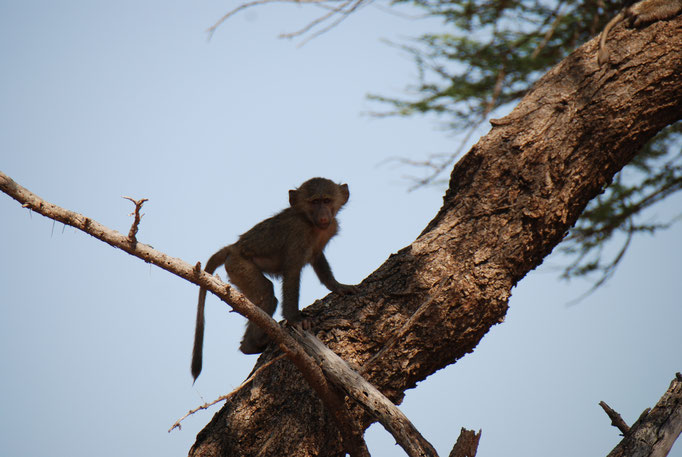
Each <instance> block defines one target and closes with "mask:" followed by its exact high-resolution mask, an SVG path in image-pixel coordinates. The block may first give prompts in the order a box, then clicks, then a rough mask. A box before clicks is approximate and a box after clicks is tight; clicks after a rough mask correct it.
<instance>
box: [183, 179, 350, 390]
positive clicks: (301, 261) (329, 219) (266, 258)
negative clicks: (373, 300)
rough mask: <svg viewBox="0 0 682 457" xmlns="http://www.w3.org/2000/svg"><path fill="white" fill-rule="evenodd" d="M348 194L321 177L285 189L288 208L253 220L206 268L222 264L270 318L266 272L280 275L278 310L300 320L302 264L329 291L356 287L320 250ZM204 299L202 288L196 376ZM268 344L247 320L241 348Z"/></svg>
mask: <svg viewBox="0 0 682 457" xmlns="http://www.w3.org/2000/svg"><path fill="white" fill-rule="evenodd" d="M349 195H350V194H349V191H348V185H347V184H336V183H335V182H333V181H330V180H329V179H325V178H312V179H310V180H308V181H306V182H304V183H303V184H301V186H300V187H299V188H298V189H295V190H290V191H289V204H290V206H289V207H288V208H286V209H284V210H283V211H281V212H280V213H278V214H276V215H274V216H272V217H271V218H269V219H265V220H264V221H262V222H260V223H258V224H256V225H255V226H254V227H253V228H252V229H251V230H249V231H248V232H246V233H244V234H243V235H241V236H240V237H239V239H238V240H237V242H236V243H234V244H231V245H229V246H226V247H224V248H222V249H220V250H219V251H218V252H216V253H215V254H213V255H212V256H211V258H210V259H209V260H208V262H207V263H206V268H205V271H206V272H207V273H209V274H213V272H214V271H215V270H216V268H218V267H219V266H220V265H223V264H224V265H225V270H226V271H227V275H228V277H229V279H230V282H231V283H232V284H234V285H235V286H237V288H238V289H239V290H240V291H241V292H242V293H243V294H244V295H246V297H247V298H248V299H249V300H250V301H251V302H252V303H254V304H255V305H257V306H259V307H260V308H261V309H263V311H265V312H266V313H268V314H269V315H271V316H272V314H273V313H274V312H275V308H276V307H277V298H275V293H274V288H273V285H272V282H271V281H270V280H269V279H268V278H266V277H265V274H268V275H271V276H275V277H281V278H282V314H283V315H284V318H285V319H286V320H287V321H288V322H300V321H301V320H302V319H301V312H300V311H299V309H298V296H299V286H300V276H301V269H302V268H303V267H304V266H306V265H308V264H311V265H312V266H313V269H314V270H315V273H316V274H317V277H318V278H319V279H320V281H321V282H322V284H324V285H325V286H326V287H327V288H328V289H329V290H331V291H332V292H336V293H339V294H343V295H345V294H349V293H353V292H355V291H356V287H355V286H350V285H346V284H341V283H339V282H338V281H336V279H335V278H334V275H333V273H332V270H331V267H330V266H329V262H327V259H326V257H325V256H324V253H323V251H324V248H325V246H326V245H327V243H328V242H329V240H330V239H331V238H332V237H333V236H334V235H336V233H337V232H338V230H339V224H338V222H337V221H336V213H337V212H338V211H339V209H341V207H342V206H343V205H345V204H346V202H347V201H348V197H349ZM205 300H206V289H204V288H201V289H200V290H199V303H198V306H197V323H196V333H195V336H194V351H193V353H192V376H193V377H194V380H196V379H197V377H198V376H199V373H201V364H202V349H203V340H204V303H205ZM302 325H303V326H304V328H305V327H308V325H309V324H308V323H307V322H306V321H303V322H302ZM268 342H269V341H268V337H267V335H266V334H265V332H263V330H261V329H260V328H259V327H258V326H257V325H254V324H253V323H251V322H249V323H248V325H247V328H246V332H245V333H244V338H243V339H242V342H241V345H240V348H239V349H240V350H241V351H242V352H243V353H244V354H258V353H261V352H263V350H264V349H265V347H266V346H267V345H268Z"/></svg>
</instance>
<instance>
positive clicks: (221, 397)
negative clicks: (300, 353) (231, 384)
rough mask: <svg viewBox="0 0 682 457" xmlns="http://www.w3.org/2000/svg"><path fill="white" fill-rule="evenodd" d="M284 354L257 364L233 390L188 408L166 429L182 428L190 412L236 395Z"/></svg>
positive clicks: (206, 407)
mask: <svg viewBox="0 0 682 457" xmlns="http://www.w3.org/2000/svg"><path fill="white" fill-rule="evenodd" d="M286 356H287V355H286V354H280V355H278V356H277V357H275V358H274V359H272V360H269V361H267V362H266V363H264V364H263V365H261V366H259V367H258V369H256V370H254V371H253V373H251V376H249V377H248V378H246V380H245V381H244V382H242V383H241V384H240V385H239V386H238V387H237V388H236V389H234V390H233V391H232V392H230V393H229V394H226V395H221V396H220V397H218V398H216V399H215V400H213V401H212V402H210V403H204V404H203V405H201V406H197V407H196V408H194V409H190V410H189V411H188V412H187V414H185V415H184V416H182V417H181V418H180V419H178V420H177V421H175V423H174V424H173V425H172V426H171V428H169V429H168V433H170V432H172V431H173V430H174V429H175V428H177V429H182V426H181V425H180V422H182V421H183V420H185V419H186V418H188V417H189V416H191V415H192V414H194V413H196V412H198V411H201V410H202V409H208V408H210V407H211V406H213V405H215V404H216V403H220V402H221V401H225V400H228V399H229V398H231V397H233V396H234V395H236V394H237V393H238V392H239V391H240V390H242V389H243V388H244V387H246V386H247V385H248V384H250V383H251V381H253V380H254V378H255V377H256V376H257V375H258V374H259V373H260V372H262V371H263V370H265V369H266V368H268V367H269V366H270V365H272V364H274V363H275V362H277V361H279V360H282V359H283V358H285V357H286Z"/></svg>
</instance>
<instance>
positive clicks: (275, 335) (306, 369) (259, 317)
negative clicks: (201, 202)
mask: <svg viewBox="0 0 682 457" xmlns="http://www.w3.org/2000/svg"><path fill="white" fill-rule="evenodd" d="M0 190H2V191H3V192H4V193H6V194H7V195H9V196H10V197H12V198H14V199H15V200H17V201H18V202H19V203H21V205H22V207H24V208H29V209H31V210H32V211H35V212H37V213H39V214H42V215H43V216H45V217H47V218H50V219H54V220H56V221H59V222H62V223H64V224H67V225H70V226H72V227H75V228H77V229H79V230H81V231H83V232H85V233H87V234H89V235H91V236H93V237H95V238H97V239H98V240H101V241H104V242H105V243H107V244H109V245H111V246H113V247H116V248H119V249H121V250H123V251H125V252H127V253H128V254H131V255H133V256H135V257H138V258H140V259H142V260H144V261H145V262H148V263H152V264H154V265H156V266H158V267H160V268H162V269H164V270H166V271H168V272H170V273H172V274H174V275H176V276H179V277H181V278H183V279H185V280H187V281H189V282H191V283H193V284H196V285H198V286H201V287H204V288H206V289H207V290H210V291H211V292H212V293H213V294H215V295H216V296H217V297H218V298H220V299H221V300H222V301H224V302H225V303H227V304H228V305H229V306H231V307H232V308H233V309H234V310H235V311H237V312H238V313H239V314H241V315H242V316H244V317H246V318H247V319H249V320H250V321H252V322H254V323H255V324H256V325H258V326H259V327H260V328H262V329H263V330H264V331H265V333H266V334H267V335H268V336H269V337H270V338H272V339H273V340H274V341H276V342H277V343H279V346H280V348H281V349H282V351H284V353H286V355H287V357H288V358H289V359H290V360H291V361H292V362H293V363H294V365H296V367H297V368H298V370H299V371H300V372H301V374H302V375H303V377H304V378H305V379H306V381H307V382H308V384H309V385H310V386H311V387H312V388H313V389H314V390H315V392H316V393H317V395H318V396H319V397H320V399H321V400H322V402H323V403H324V404H325V406H326V407H327V408H328V411H329V412H330V413H331V414H332V417H333V418H334V421H335V423H336V425H337V426H338V427H339V431H340V432H341V435H342V437H343V445H344V448H345V449H346V451H347V452H348V453H349V454H351V455H352V456H362V457H368V456H369V451H368V450H367V445H366V444H365V442H364V440H363V438H362V433H361V432H360V430H358V429H357V426H356V424H355V422H354V421H353V419H352V418H351V417H350V414H349V412H348V410H347V409H346V407H345V405H344V403H343V399H342V398H340V397H339V395H338V394H337V393H336V392H335V391H334V389H333V388H332V387H331V386H330V385H329V383H328V382H327V379H326V378H325V377H324V374H323V373H322V370H321V369H320V367H319V366H318V365H317V364H316V363H315V361H314V360H313V359H312V358H311V357H310V356H309V355H308V354H306V352H305V351H304V350H303V348H301V346H300V345H299V344H298V343H297V342H296V340H294V339H293V338H292V337H291V335H290V334H289V333H288V332H287V331H285V330H284V329H283V328H282V327H280V325H279V324H278V323H277V322H275V321H274V320H273V319H272V318H271V317H270V316H269V315H268V314H266V313H265V311H263V310H262V309H260V308H258V307H257V306H256V305H254V304H253V303H251V302H250V301H249V300H248V299H247V298H246V297H245V296H244V295H242V294H241V293H239V292H237V291H236V290H235V289H233V288H232V287H231V286H230V285H228V284H225V283H224V282H222V281H220V279H219V278H216V277H214V276H212V275H210V274H208V273H206V272H205V271H203V270H201V269H198V268H196V267H195V266H192V265H190V264H188V263H187V262H185V261H183V260H181V259H178V258H175V257H171V256H169V255H167V254H164V253H163V252H160V251H157V250H155V249H154V248H152V247H151V246H149V245H146V244H143V243H131V242H130V240H129V239H128V238H127V237H126V236H125V235H123V234H121V233H119V232H117V231H115V230H112V229H109V228H107V227H105V226H104V225H102V224H100V223H98V222H96V221H94V220H92V219H90V218H88V217H85V216H83V215H81V214H78V213H75V212H73V211H69V210H66V209H64V208H61V207H59V206H57V205H54V204H52V203H49V202H47V201H46V200H43V199H42V198H40V197H38V196H37V195H36V194H34V193H32V192H30V191H29V190H28V189H25V188H24V187H22V186H20V185H19V184H17V183H16V182H14V181H13V180H12V179H11V178H10V177H9V176H7V175H6V174H4V173H3V172H1V171H0Z"/></svg>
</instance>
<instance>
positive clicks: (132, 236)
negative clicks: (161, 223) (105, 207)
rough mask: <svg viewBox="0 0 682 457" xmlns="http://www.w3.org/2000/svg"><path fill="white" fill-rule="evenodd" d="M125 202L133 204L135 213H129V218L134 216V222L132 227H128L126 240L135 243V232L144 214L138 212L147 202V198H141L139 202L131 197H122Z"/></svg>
mask: <svg viewBox="0 0 682 457" xmlns="http://www.w3.org/2000/svg"><path fill="white" fill-rule="evenodd" d="M123 198H125V199H126V200H130V201H131V202H133V203H135V211H133V212H132V213H130V215H131V216H135V220H134V221H133V225H132V226H131V227H130V231H129V232H128V240H129V241H130V242H131V243H137V238H135V237H136V236H137V230H138V226H139V225H140V219H142V216H144V214H140V210H141V209H142V205H144V202H146V201H149V199H147V198H143V199H141V200H135V199H133V198H131V197H125V196H124V197H123Z"/></svg>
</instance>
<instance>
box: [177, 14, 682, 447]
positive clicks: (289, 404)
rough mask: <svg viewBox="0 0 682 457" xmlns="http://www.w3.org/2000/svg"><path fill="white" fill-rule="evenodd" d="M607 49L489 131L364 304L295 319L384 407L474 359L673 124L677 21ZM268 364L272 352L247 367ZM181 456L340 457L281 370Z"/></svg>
mask: <svg viewBox="0 0 682 457" xmlns="http://www.w3.org/2000/svg"><path fill="white" fill-rule="evenodd" d="M609 47H610V49H611V50H612V56H611V62H612V64H611V65H610V66H606V67H603V68H600V67H599V66H598V64H597V46H596V41H595V40H592V41H590V42H589V43H587V44H585V45H584V46H582V47H580V48H579V49H577V50H576V51H575V52H573V53H572V54H571V55H569V56H568V57H567V58H566V59H565V60H564V61H563V62H561V63H560V64H559V65H557V66H556V67H555V68H554V69H552V70H551V71H550V72H549V73H548V74H547V75H545V76H544V77H543V78H542V79H541V80H540V81H538V82H537V83H536V85H535V87H534V88H533V90H532V91H531V92H530V93H529V94H527V96H526V97H525V98H524V99H523V100H522V101H521V103H520V104H519V105H518V106H517V108H516V109H515V110H514V111H513V112H512V113H511V114H510V115H509V116H507V117H506V118H504V119H501V120H498V121H495V122H493V125H494V127H493V128H492V130H491V131H490V133H489V134H487V135H486V136H485V137H483V138H482V139H481V140H480V141H479V142H478V144H476V145H475V146H474V147H473V148H472V149H471V151H469V153H468V154H467V155H466V156H464V157H463V158H462V160H460V161H459V163H457V164H456V166H455V167H454V169H453V171H452V174H451V177H450V184H449V188H448V190H447V192H446V194H445V196H444V199H443V200H444V201H443V206H442V208H441V210H440V211H439V212H438V214H437V215H436V217H435V218H434V219H433V220H432V221H431V222H430V223H429V224H428V225H427V226H426V228H425V229H424V231H423V233H422V234H421V235H420V236H419V237H418V238H417V239H416V240H415V241H414V242H413V243H412V244H411V245H410V246H407V247H405V248H403V249H401V250H400V251H399V252H398V253H396V254H394V255H392V256H391V257H389V258H388V260H387V261H386V262H385V263H384V264H383V265H382V266H381V267H379V269H377V270H376V271H375V272H374V273H372V274H371V275H370V276H369V277H368V278H366V279H365V280H364V281H363V282H362V284H361V290H362V294H361V295H356V296H349V297H338V296H328V297H326V298H325V299H323V300H320V301H317V302H315V303H314V304H313V305H312V306H310V307H308V308H307V309H306V310H305V311H304V313H305V314H306V315H307V316H308V317H310V318H311V319H312V321H313V322H314V331H315V332H316V334H317V336H318V337H319V338H320V339H321V340H322V341H324V342H325V344H327V345H328V346H329V347H331V348H332V349H333V350H334V351H335V352H336V353H337V354H339V355H341V356H342V357H343V358H344V359H345V360H347V361H349V362H351V363H353V364H356V365H357V366H359V367H360V369H361V371H362V373H363V374H364V376H365V377H366V378H367V379H368V380H369V381H370V382H372V383H373V384H374V385H375V386H377V387H378V388H379V389H380V390H381V391H382V392H383V393H384V394H385V395H387V396H388V397H389V398H390V399H392V400H393V401H394V402H396V403H399V402H400V401H401V400H402V398H403V395H404V393H405V390H406V389H409V388H412V387H414V386H415V384H416V383H417V382H418V381H420V380H423V379H424V378H426V377H427V376H429V375H430V374H432V373H434V372H435V371H436V370H438V369H440V368H443V367H445V366H446V365H449V364H451V363H454V362H455V361H457V360H458V359H459V358H461V357H463V356H464V355H465V354H467V353H469V352H472V351H473V349H474V348H475V347H476V345H477V344H478V342H479V341H480V340H481V338H482V337H483V335H485V333H486V332H487V331H488V330H489V329H490V327H491V326H493V325H495V324H497V323H500V322H502V321H503V320H504V317H505V314H506V311H507V306H508V299H509V296H510V291H511V288H512V287H513V286H514V285H515V284H516V283H517V282H518V281H519V280H520V279H521V278H523V276H524V275H525V274H526V273H528V272H529V271H530V270H532V269H534V268H535V267H537V266H538V265H539V264H540V263H542V261H543V259H544V257H546V256H547V255H548V254H549V253H550V252H551V251H552V249H553V248H554V247H555V246H556V245H557V244H558V243H559V242H560V241H561V240H562V238H563V237H564V236H565V234H566V233H567V231H568V230H569V229H570V227H571V226H572V225H573V224H574V222H575V221H576V219H577V218H578V216H579V215H580V213H581V212H582V211H583V209H584V208H585V205H586V204H587V203H588V201H589V200H590V199H592V198H593V197H595V196H596V195H597V194H599V193H600V192H601V191H602V190H603V189H604V187H605V186H607V185H608V184H609V182H610V181H611V179H612V177H613V176H614V174H615V173H616V172H618V171H619V170H620V169H621V168H622V167H623V166H624V165H625V164H627V163H628V162H629V161H630V160H631V159H632V158H633V156H634V155H635V154H636V153H637V151H638V150H639V149H640V148H641V147H642V145H643V144H644V143H645V142H646V141H648V140H649V139H650V138H652V137H653V136H654V135H655V134H656V132H658V131H660V130H661V129H662V128H663V127H665V126H667V125H669V124H671V123H673V122H674V121H676V120H679V119H680V118H681V117H682V16H678V17H676V18H674V19H673V20H670V21H662V22H658V23H655V24H652V25H650V26H648V27H646V28H643V29H638V30H634V29H625V28H618V29H617V30H615V31H614V32H612V34H611V35H610V36H609ZM382 349H384V350H383V351H382ZM380 351H382V352H381V353H380ZM377 354H380V355H379V356H378V357H373V356H376V355H377ZM275 355H276V352H275V350H274V349H269V350H268V351H266V353H265V354H263V356H262V357H261V358H260V359H259V361H258V363H257V365H256V367H258V366H261V365H262V364H263V363H265V362H267V361H268V360H271V359H272V358H273V357H274V356H275ZM349 406H350V407H351V408H352V411H353V414H355V415H356V417H357V419H358V420H359V421H360V422H361V423H362V425H363V427H367V426H369V423H370V419H369V417H368V416H366V415H364V414H363V413H362V411H361V410H360V409H359V408H358V407H357V406H356V405H351V404H349ZM490 439H494V437H490ZM190 455H192V456H255V455H269V456H313V455H316V456H339V455H343V454H342V452H341V450H340V445H339V433H338V431H337V430H336V428H335V426H334V422H333V421H332V419H331V416H330V414H329V412H328V411H325V409H324V407H323V406H322V404H321V403H320V400H319V399H318V398H317V397H316V396H315V394H314V393H313V392H312V391H311V389H310V388H309V387H308V386H307V385H306V383H305V381H304V380H303V379H302V378H301V375H300V374H299V373H298V371H297V370H296V368H295V367H294V366H293V365H292V364H291V363H290V362H289V361H288V360H286V359H282V360H280V361H278V362H276V363H274V364H273V365H271V366H270V367H269V368H268V369H265V370H263V371H261V372H260V373H259V374H258V376H257V377H256V379H255V380H254V381H253V382H252V383H251V384H249V385H248V386H247V387H246V388H244V389H242V390H241V391H240V392H238V393H237V394H236V395H234V396H233V397H231V398H230V400H229V401H228V402H227V404H226V405H225V406H224V407H223V408H222V409H221V410H220V411H219V412H218V413H216V415H215V416H214V417H213V419H212V421H211V422H210V423H209V424H208V425H207V426H206V427H205V429H204V430H202V431H201V432H200V433H199V435H198V436H197V440H196V443H195V445H194V446H193V447H192V449H191V451H190Z"/></svg>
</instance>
